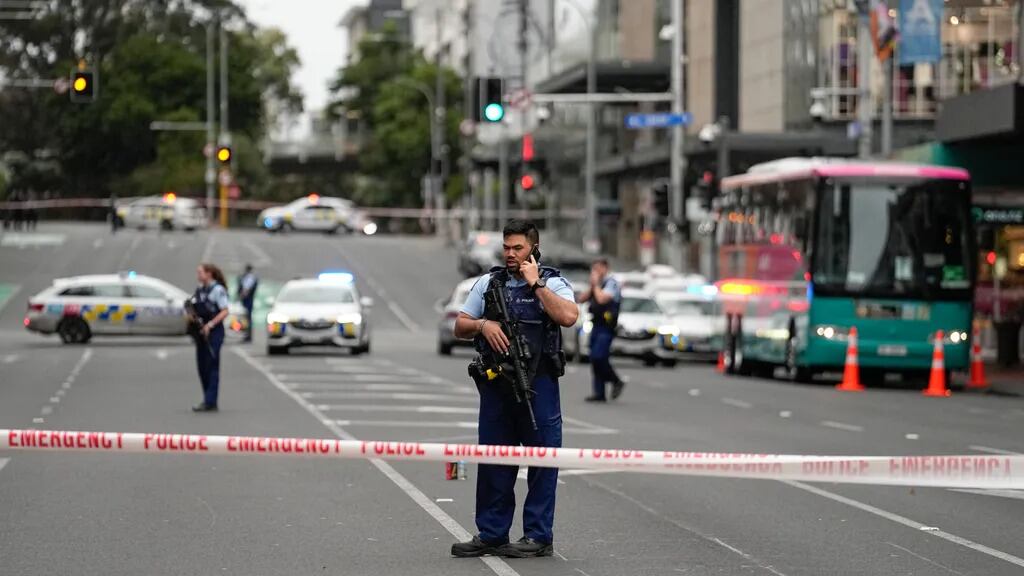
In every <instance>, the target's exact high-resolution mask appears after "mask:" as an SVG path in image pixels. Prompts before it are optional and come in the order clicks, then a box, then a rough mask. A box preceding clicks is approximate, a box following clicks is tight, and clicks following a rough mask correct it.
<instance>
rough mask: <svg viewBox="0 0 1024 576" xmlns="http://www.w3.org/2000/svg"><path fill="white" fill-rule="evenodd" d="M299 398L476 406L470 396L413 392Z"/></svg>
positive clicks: (324, 394) (304, 394) (321, 394)
mask: <svg viewBox="0 0 1024 576" xmlns="http://www.w3.org/2000/svg"><path fill="white" fill-rule="evenodd" d="M299 396H302V397H303V398H305V399H307V400H309V399H314V398H320V399H323V400H336V399H360V400H405V401H408V402H420V401H423V402H469V403H471V404H476V403H477V399H476V397H473V396H470V395H468V394H465V395H462V396H452V395H446V394H416V393H411V392H300V393H299Z"/></svg>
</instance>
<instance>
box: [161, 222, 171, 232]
mask: <svg viewBox="0 0 1024 576" xmlns="http://www.w3.org/2000/svg"><path fill="white" fill-rule="evenodd" d="M160 229H161V230H174V223H173V222H171V221H170V220H161V221H160Z"/></svg>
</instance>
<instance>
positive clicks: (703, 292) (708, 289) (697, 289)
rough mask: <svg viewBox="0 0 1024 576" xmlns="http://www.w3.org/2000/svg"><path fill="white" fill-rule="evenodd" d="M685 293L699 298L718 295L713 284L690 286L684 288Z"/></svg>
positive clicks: (716, 288)
mask: <svg viewBox="0 0 1024 576" xmlns="http://www.w3.org/2000/svg"><path fill="white" fill-rule="evenodd" d="M686 291H687V292H688V293H690V294H698V295H700V296H714V295H716V294H718V287H717V286H715V285H714V284H691V285H689V286H687V287H686Z"/></svg>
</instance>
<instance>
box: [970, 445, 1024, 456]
mask: <svg viewBox="0 0 1024 576" xmlns="http://www.w3.org/2000/svg"><path fill="white" fill-rule="evenodd" d="M968 448H970V449H971V450H977V451H978V452H988V453H989V454H1000V455H1003V456H1019V455H1020V452H1013V451H1012V450H1003V449H1002V448H990V447H988V446H979V445H977V444H971V445H970V446H968Z"/></svg>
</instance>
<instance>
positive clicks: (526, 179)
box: [519, 174, 537, 191]
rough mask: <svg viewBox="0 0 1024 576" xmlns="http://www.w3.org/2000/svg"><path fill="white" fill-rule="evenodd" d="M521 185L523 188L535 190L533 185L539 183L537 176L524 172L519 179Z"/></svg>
mask: <svg viewBox="0 0 1024 576" xmlns="http://www.w3.org/2000/svg"><path fill="white" fill-rule="evenodd" d="M519 185H520V186H521V187H522V188H523V190H526V191H529V190H533V187H534V186H536V185H537V182H536V178H534V177H533V174H523V177H522V178H521V179H520V180H519Z"/></svg>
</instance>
